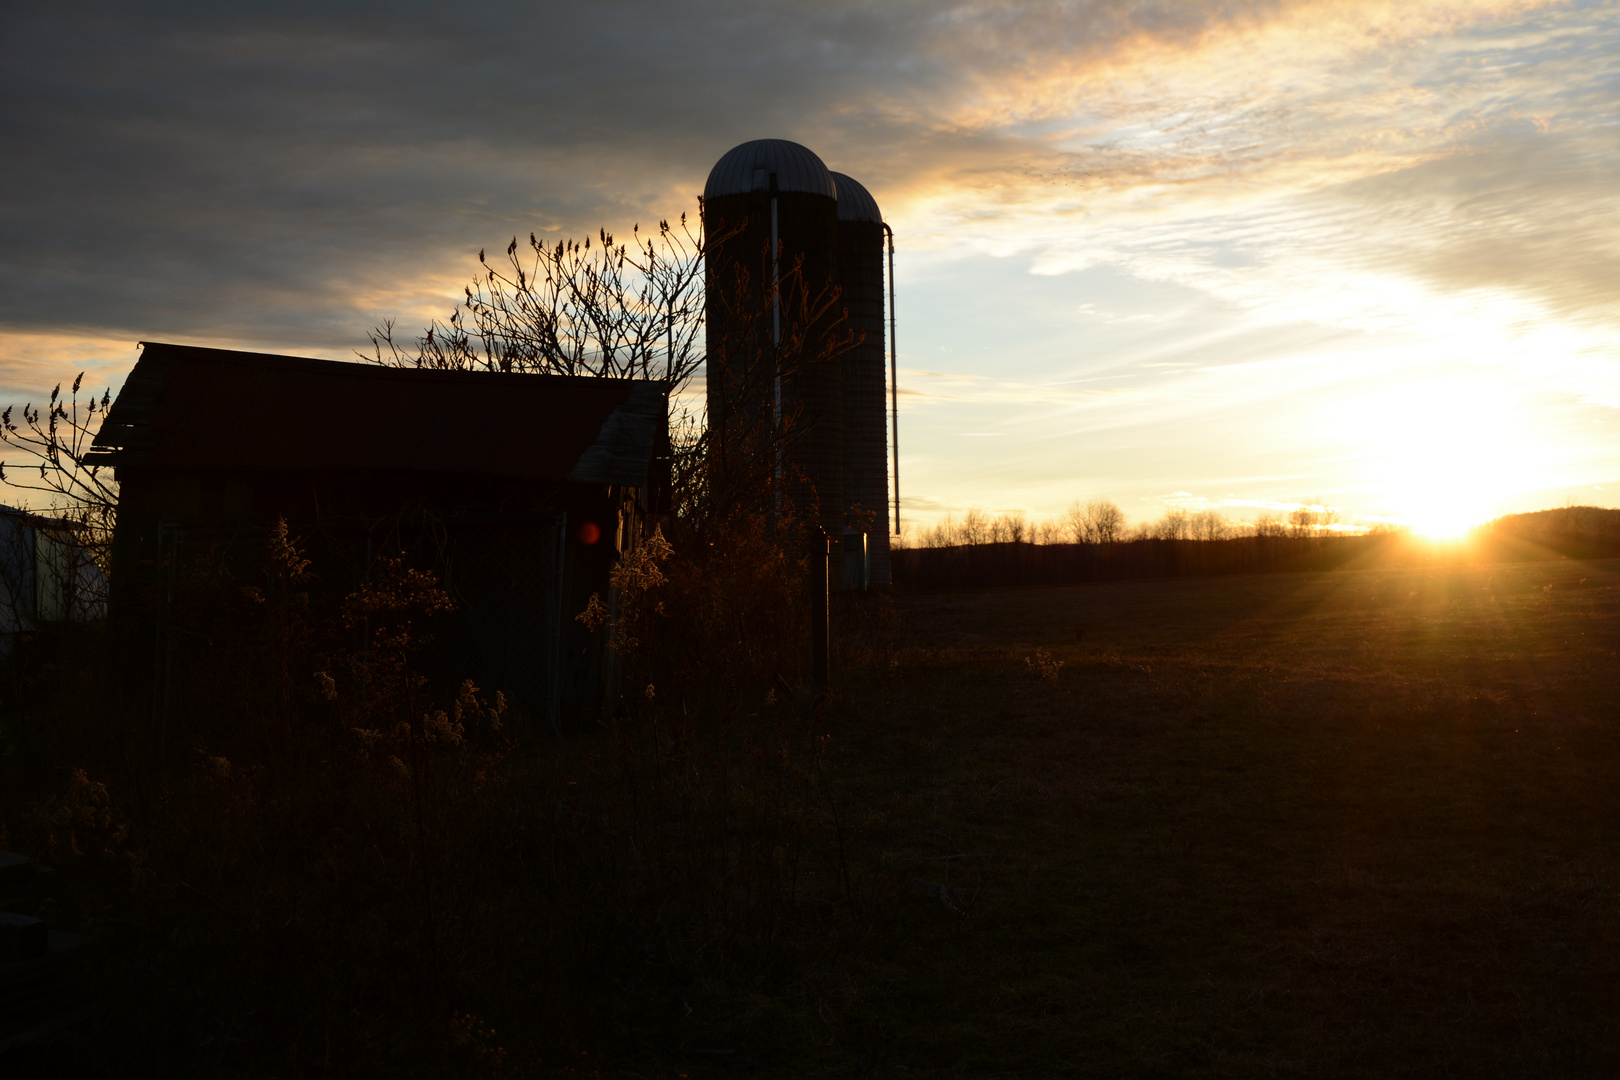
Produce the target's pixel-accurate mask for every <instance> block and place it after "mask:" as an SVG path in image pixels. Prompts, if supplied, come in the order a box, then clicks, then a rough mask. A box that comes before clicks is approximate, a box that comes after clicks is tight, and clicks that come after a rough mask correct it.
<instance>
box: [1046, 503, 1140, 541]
mask: <svg viewBox="0 0 1620 1080" xmlns="http://www.w3.org/2000/svg"><path fill="white" fill-rule="evenodd" d="M1059 521H1060V523H1061V527H1062V529H1063V530H1064V531H1065V532H1067V533H1068V535H1069V536H1070V537H1072V538H1073V541H1074V543H1076V544H1114V543H1118V542H1119V541H1120V540H1123V539H1124V538H1125V512H1124V511H1122V510H1121V509H1120V508H1119V507H1118V506H1115V505H1114V503H1113V502H1111V501H1109V500H1108V499H1092V500H1091V501H1090V502H1087V503H1081V502H1080V501H1078V500H1076V501H1075V502H1072V503H1070V504H1069V506H1068V508H1067V509H1066V510H1064V511H1063V514H1062V516H1061V517H1060V518H1059Z"/></svg>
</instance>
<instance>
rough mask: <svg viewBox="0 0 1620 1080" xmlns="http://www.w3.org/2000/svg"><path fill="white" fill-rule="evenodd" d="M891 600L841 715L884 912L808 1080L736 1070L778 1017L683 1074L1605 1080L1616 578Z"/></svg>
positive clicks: (1619, 862) (846, 771) (1611, 964)
mask: <svg viewBox="0 0 1620 1080" xmlns="http://www.w3.org/2000/svg"><path fill="white" fill-rule="evenodd" d="M897 603H898V607H899V609H900V612H901V614H902V616H903V620H904V626H905V632H904V640H905V644H904V646H903V647H902V649H901V651H900V653H899V656H898V659H897V662H896V663H894V664H893V665H892V666H888V667H886V668H879V669H872V670H865V671H857V672H855V673H853V674H851V675H849V676H848V677H847V678H846V679H845V681H844V685H843V686H842V687H841V689H840V692H839V696H838V697H839V702H838V703H839V706H840V707H838V708H836V709H834V710H833V712H834V715H835V716H836V717H837V719H836V720H835V721H834V724H833V729H832V733H833V738H832V746H833V751H832V758H833V760H832V765H833V768H832V774H833V775H834V776H836V777H837V778H838V780H837V788H836V791H837V795H838V800H839V802H840V804H841V805H842V806H844V807H845V808H846V811H845V812H846V815H847V818H848V820H847V821H846V822H845V823H844V826H843V827H844V828H845V829H847V831H848V834H849V848H850V852H851V860H852V863H853V864H854V865H856V866H858V867H864V868H865V872H864V876H863V877H862V878H861V883H862V884H861V886H860V887H857V888H856V890H855V902H856V906H857V907H861V906H862V905H863V904H864V905H865V910H867V911H869V913H870V914H869V924H868V926H867V928H866V930H865V931H864V933H862V934H861V935H859V940H858V942H856V943H854V944H852V945H846V946H845V948H846V949H847V950H849V951H848V953H847V954H846V955H841V956H835V957H829V959H828V963H827V971H826V974H825V977H817V978H811V979H809V980H807V981H806V983H805V984H804V994H805V995H806V996H805V999H804V1000H802V1001H798V1002H796V1003H792V1008H791V1010H789V1011H791V1012H792V1013H793V1014H794V1015H795V1016H797V1017H799V1018H801V1019H800V1020H799V1021H798V1023H799V1024H801V1025H802V1023H803V1022H804V1021H803V1020H802V1018H803V1017H806V1016H808V1017H811V1018H813V1019H812V1020H811V1021H810V1022H809V1023H810V1026H811V1028H813V1029H814V1030H810V1031H801V1033H800V1034H801V1037H802V1038H805V1039H808V1040H809V1041H810V1042H813V1043H816V1044H820V1045H821V1046H822V1047H823V1049H822V1050H820V1051H818V1052H817V1054H816V1057H817V1058H818V1059H819V1060H816V1061H813V1062H812V1061H804V1060H800V1061H797V1062H795V1063H794V1064H793V1065H792V1066H791V1067H787V1068H781V1066H782V1065H783V1064H784V1063H783V1062H782V1061H781V1060H780V1059H777V1060H775V1061H774V1062H773V1061H771V1060H770V1059H771V1057H772V1056H773V1055H771V1054H769V1053H766V1054H765V1055H764V1057H759V1056H751V1053H750V1051H749V1050H748V1045H749V1043H750V1041H751V1039H752V1038H754V1037H751V1036H750V1035H749V1032H750V1031H753V1032H755V1033H756V1036H757V1034H758V1033H761V1032H762V1031H763V1030H765V1029H766V1028H768V1027H769V1026H770V1017H769V1015H768V1014H769V1013H771V1011H772V1006H770V1005H769V1004H768V1003H766V1004H762V1005H761V1008H760V1011H759V1013H758V1014H757V1015H754V1016H750V1017H739V1018H738V1020H739V1022H738V1025H737V1027H736V1028H735V1029H734V1030H735V1033H736V1039H735V1043H736V1045H735V1046H733V1047H714V1048H713V1049H715V1050H716V1051H720V1050H727V1051H732V1052H733V1053H732V1054H731V1055H730V1056H724V1055H718V1054H717V1055H716V1056H712V1057H704V1056H703V1054H701V1053H700V1054H698V1055H696V1056H694V1057H692V1058H690V1059H689V1060H691V1061H692V1062H693V1064H694V1065H703V1064H704V1063H705V1062H713V1063H715V1065H716V1067H723V1065H724V1062H726V1061H728V1060H729V1061H732V1062H734V1063H735V1064H734V1065H732V1066H731V1068H732V1069H747V1068H748V1067H749V1065H748V1063H749V1062H752V1063H753V1066H754V1067H755V1068H756V1069H759V1070H763V1071H781V1072H783V1073H784V1074H787V1073H802V1072H808V1071H816V1070H823V1069H824V1070H828V1071H831V1072H850V1071H854V1072H860V1073H865V1072H868V1071H869V1072H870V1073H871V1074H872V1075H880V1074H881V1075H886V1076H891V1075H964V1076H1044V1075H1060V1074H1061V1075H1097V1076H1345V1077H1372V1076H1420V1075H1421V1076H1464V1077H1493V1076H1502V1077H1529V1076H1586V1075H1591V1076H1598V1075H1602V1076H1612V1075H1616V1074H1617V1073H1620V922H1617V918H1620V693H1617V690H1620V679H1617V675H1620V655H1617V650H1620V618H1617V614H1620V563H1617V562H1615V561H1597V562H1574V561H1566V562H1557V563H1541V564H1521V565H1510V566H1495V567H1480V568H1476V569H1468V570H1444V571H1438V570H1427V571H1425V570H1391V571H1375V570H1368V571H1349V572H1337V573H1323V574H1287V575H1273V576H1249V577H1228V578H1217V579H1203V580H1179V581H1160V582H1142V583H1123V584H1107V585H1093V586H1079V587H1074V588H1063V589H1046V590H1033V589H1032V590H1003V591H994V592H981V593H959V594H948V595H934V596H924V597H912V598H902V599H900V600H899V601H898V602H897ZM1040 649H1044V650H1047V651H1048V652H1049V654H1050V656H1051V657H1052V659H1053V660H1054V661H1061V662H1062V667H1061V669H1060V670H1058V671H1057V672H1056V677H1055V678H1042V677H1041V676H1040V675H1039V674H1038V673H1037V672H1036V671H1033V670H1032V669H1031V667H1030V666H1029V665H1028V664H1026V661H1025V658H1026V657H1032V656H1035V655H1036V652H1037V650H1040ZM862 887H864V888H865V889H866V890H867V894H866V896H865V898H864V899H863V898H862V896H861V893H860V888H862ZM812 998H813V999H814V1000H811V999H812ZM787 1004H789V1003H786V1002H783V1003H780V1005H779V1006H778V1008H780V1007H781V1006H784V1005H787ZM767 1041H769V1040H767ZM794 1041H795V1042H798V1041H799V1040H798V1039H795V1040H794ZM800 1045H803V1044H802V1043H801V1044H800Z"/></svg>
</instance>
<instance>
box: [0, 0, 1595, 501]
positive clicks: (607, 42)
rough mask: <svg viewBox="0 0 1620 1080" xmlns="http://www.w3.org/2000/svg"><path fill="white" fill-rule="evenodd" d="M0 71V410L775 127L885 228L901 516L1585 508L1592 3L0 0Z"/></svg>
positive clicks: (368, 306) (688, 163)
mask: <svg viewBox="0 0 1620 1080" xmlns="http://www.w3.org/2000/svg"><path fill="white" fill-rule="evenodd" d="M0 101H3V102H4V108H3V109H0V162H4V167H3V168H0V404H4V403H8V402H19V403H20V402H22V401H24V400H34V401H38V400H39V399H40V398H42V397H43V396H44V395H45V394H48V393H49V390H50V387H51V386H52V385H53V384H54V383H55V382H57V381H65V380H67V379H71V377H72V375H73V373H74V372H76V371H77V370H79V369H81V368H86V369H88V370H89V371H90V372H91V376H90V377H91V378H92V379H94V380H96V381H97V382H98V385H101V384H107V383H110V384H112V386H113V387H114V390H115V391H116V388H117V386H118V383H119V381H120V380H121V379H122V377H123V375H124V374H125V373H126V372H127V370H128V369H129V367H130V366H131V365H132V364H133V362H134V359H135V348H134V342H135V341H136V340H139V339H147V340H156V341H176V342H187V343H195V344H209V345H219V346H224V347H228V348H247V349H258V350H266V351H280V352H288V353H294V354H299V355H307V356H324V357H331V358H334V359H344V358H350V357H352V356H353V350H354V349H356V348H359V347H361V346H363V345H364V344H365V336H366V331H367V330H368V329H370V328H371V327H372V326H374V325H376V324H377V323H379V322H381V321H382V320H384V319H388V318H393V319H396V320H397V321H398V322H399V323H400V324H401V325H402V326H403V327H405V328H407V329H409V328H415V327H417V326H419V325H421V324H423V323H424V322H426V320H428V319H429V318H431V317H433V316H441V317H442V316H443V315H445V314H447V313H448V311H449V309H450V307H451V306H452V304H453V303H454V300H455V298H456V297H457V296H458V295H459V294H460V290H461V286H462V285H463V284H464V283H465V282H466V281H467V280H468V279H469V278H470V276H471V273H472V271H473V268H474V267H475V265H476V263H475V256H476V253H477V251H478V250H479V249H480V248H481V247H491V248H497V247H501V246H504V244H505V242H506V241H507V239H508V238H509V237H511V236H512V235H513V234H527V233H528V232H530V231H534V232H537V233H540V234H541V235H543V236H547V237H551V238H561V237H564V236H568V235H582V234H586V233H592V234H594V233H595V231H596V229H597V228H598V227H599V226H605V227H607V228H608V229H609V230H619V231H625V232H628V230H629V227H630V226H631V225H632V224H633V223H637V222H640V223H642V224H643V225H646V224H650V223H653V222H656V220H657V219H658V218H660V217H674V216H675V215H678V214H680V213H681V212H682V211H695V209H696V197H697V195H698V194H699V192H701V190H702V187H703V182H704V178H705V177H706V176H707V174H708V170H709V167H710V166H711V165H712V164H713V162H714V161H715V160H716V159H717V158H718V157H719V156H720V155H721V154H722V153H724V152H725V151H726V150H727V149H729V148H730V147H732V146H734V145H736V144H737V143H739V142H743V141H745V140H748V139H754V138H765V137H774V138H786V139H793V140H795V141H798V142H801V143H804V144H805V145H807V146H809V147H810V148H811V149H813V150H815V151H816V152H817V153H818V154H819V155H820V156H821V157H822V159H823V160H824V161H825V162H826V163H827V165H828V166H829V167H830V168H832V169H835V170H838V171H840V172H845V173H848V174H850V175H852V176H854V177H856V178H857V179H859V180H860V181H862V182H863V183H864V184H865V185H866V186H867V187H868V188H869V189H870V190H871V192H872V193H873V195H874V196H875V197H876V198H877V200H878V203H879V205H880V206H881V207H882V208H883V211H884V213H885V216H886V217H887V219H888V221H889V222H890V223H891V224H892V225H893V227H894V229H895V232H896V236H897V242H898V246H899V252H898V256H897V261H898V273H897V282H898V293H899V298H898V304H897V309H898V315H899V335H898V337H899V348H900V367H901V379H900V383H901V446H902V457H901V471H902V481H903V485H904V490H903V494H904V496H905V511H906V517H907V520H908V521H909V522H910V523H912V524H913V525H926V524H928V523H930V522H932V521H933V520H935V519H936V518H938V517H939V516H941V515H943V514H945V513H947V512H955V513H958V514H960V513H961V512H962V511H964V510H966V509H967V508H969V507H973V506H978V507H981V508H983V509H985V510H987V511H990V512H993V513H995V512H1003V511H1010V510H1022V511H1024V512H1026V513H1028V514H1029V515H1031V516H1032V517H1036V518H1040V517H1047V516H1050V515H1053V514H1055V513H1057V512H1058V511H1059V510H1060V509H1061V508H1062V507H1063V506H1064V505H1066V504H1068V503H1069V502H1071V501H1073V500H1075V499H1089V498H1095V497H1110V498H1112V499H1114V500H1115V501H1116V502H1118V503H1119V504H1120V506H1121V507H1123V508H1124V509H1125V511H1126V513H1127V515H1129V517H1130V518H1132V519H1133V520H1134V521H1144V520H1149V519H1153V518H1157V517H1158V516H1160V515H1161V514H1162V513H1163V512H1164V511H1165V509H1166V508H1167V507H1170V506H1183V507H1186V508H1189V509H1204V508H1215V509H1219V510H1220V511H1221V512H1223V513H1225V514H1228V515H1230V516H1232V517H1234V518H1253V517H1254V516H1255V514H1257V513H1259V512H1263V511H1265V510H1277V509H1280V510H1286V509H1288V508H1290V507H1292V506H1295V505H1297V504H1299V503H1300V502H1302V501H1313V502H1314V501H1317V500H1320V501H1321V502H1323V503H1324V504H1326V505H1330V506H1332V507H1335V508H1337V509H1338V511H1339V513H1340V514H1341V517H1342V518H1343V519H1344V520H1345V521H1347V522H1363V523H1372V522H1375V521H1380V520H1395V521H1401V522H1406V523H1412V524H1416V525H1419V526H1420V527H1425V528H1428V527H1433V528H1444V527H1446V526H1448V525H1454V524H1456V523H1459V522H1465V521H1473V520H1480V519H1483V518H1486V517H1490V516H1494V515H1496V514H1500V513H1504V512H1509V511H1515V510H1530V509H1538V508H1542V507H1547V506H1557V505H1562V504H1564V503H1565V502H1566V501H1570V500H1573V501H1575V502H1580V503H1594V504H1597V505H1613V504H1615V503H1616V502H1617V500H1616V498H1615V497H1614V495H1613V494H1612V493H1613V492H1614V491H1615V490H1616V485H1620V6H1617V5H1616V4H1615V3H1612V2H1604V3H1531V2H1525V3H1472V4H1471V3H1425V2H1423V0H1405V2H1401V3H1381V2H1365V3H1358V2H1353V0H1344V2H1333V3H1287V2H1272V3H1252V4H1243V3H1198V2H1185V3H1175V2H1160V3H1115V2H1101V0H1098V2H1089V3H1088V2H1071V3H955V4H953V3H942V2H933V0H921V2H915V3H911V2H907V3H872V4H847V3H836V2H819V3H814V4H810V3H800V4H764V3H754V2H740V0H739V2H734V3H646V4H607V3H592V4H588V5H587V4H566V5H565V4H557V5H543V4H512V5H505V4H498V3H495V4H483V5H478V6H476V7H474V6H469V5H447V4H432V5H428V4H423V5H410V4H386V5H364V4H338V5H327V4H321V5H314V4H310V5H300V4H287V3H277V4H274V5H269V4H266V5H262V6H257V7H256V6H254V5H249V4H230V5H220V4H180V3H174V4H116V5H106V6H88V5H69V4H54V3H53V4H49V5H34V6H31V7H30V8H28V9H24V8H23V7H22V6H21V5H16V4H10V5H6V6H5V7H4V9H3V10H0ZM0 501H5V502H14V501H16V499H15V498H14V496H13V494H11V493H7V492H4V491H0Z"/></svg>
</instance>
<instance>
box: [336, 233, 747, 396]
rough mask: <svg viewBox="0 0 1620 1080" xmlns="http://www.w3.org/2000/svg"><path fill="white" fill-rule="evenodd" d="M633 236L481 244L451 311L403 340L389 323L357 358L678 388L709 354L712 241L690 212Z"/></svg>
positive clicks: (675, 390) (599, 235)
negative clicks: (706, 270)
mask: <svg viewBox="0 0 1620 1080" xmlns="http://www.w3.org/2000/svg"><path fill="white" fill-rule="evenodd" d="M631 233H632V242H631V243H628V244H627V243H622V242H617V241H615V239H614V237H613V235H612V234H611V233H609V232H608V231H607V230H605V229H603V230H600V231H599V232H598V233H597V243H596V244H595V245H594V246H593V245H592V243H591V238H590V237H586V238H585V239H584V240H583V241H576V240H559V241H557V242H556V243H555V244H552V243H548V242H546V241H543V240H541V239H540V238H539V237H537V236H535V234H534V233H530V234H529V242H528V244H527V245H526V246H521V245H519V243H518V239H517V237H515V236H514V237H513V238H512V240H511V242H510V243H509V244H507V246H506V253H505V260H504V264H499V263H498V264H495V265H492V264H491V263H490V261H489V259H488V257H487V255H486V252H484V251H480V252H479V253H478V263H479V266H480V267H481V268H482V269H481V270H480V272H479V275H478V277H477V278H476V279H475V280H474V281H473V282H472V283H471V284H470V285H468V286H467V287H466V288H465V290H464V299H463V301H462V303H461V305H460V306H458V307H457V308H456V310H455V311H454V312H452V313H451V315H450V318H449V319H448V320H446V321H445V322H439V321H438V320H435V321H434V322H433V323H432V324H431V325H429V326H428V327H427V329H425V330H424V331H423V332H422V334H421V335H420V336H419V337H418V338H417V339H416V340H415V341H414V342H412V343H411V344H410V345H409V346H407V347H405V348H404V349H401V348H400V346H399V345H398V344H397V343H396V342H395V341H394V328H393V324H392V323H385V324H384V325H383V326H381V327H378V328H377V329H375V330H373V331H372V333H371V335H370V336H371V346H372V351H371V353H370V354H369V355H368V354H364V353H362V354H361V356H362V357H363V358H364V359H367V360H371V361H373V362H376V363H382V364H387V365H390V366H394V367H429V368H449V369H454V370H487V371H534V372H545V373H548V374H553V375H600V376H606V377H609V378H620V379H661V380H663V381H665V382H667V383H668V384H669V386H670V392H671V393H672V394H675V395H679V393H680V392H681V391H682V390H684V389H685V388H686V386H687V384H688V382H690V380H691V378H692V376H693V374H694V373H695V372H696V371H697V369H698V368H699V367H700V366H702V363H703V348H702V342H701V338H702V334H703V309H704V295H703V261H704V257H705V255H706V254H707V252H708V250H709V248H710V247H711V246H712V244H713V241H711V240H706V239H705V237H704V234H703V231H702V229H701V228H698V229H694V228H693V227H692V225H691V224H690V223H689V222H688V220H687V217H686V215H685V214H682V215H681V216H680V219H679V220H678V222H677V223H675V224H673V225H672V224H671V223H670V222H668V221H660V222H659V223H658V231H657V234H656V235H655V236H642V235H641V228H640V226H639V225H638V226H636V227H635V228H634V229H632V230H631ZM728 235H729V234H728ZM721 239H724V237H722V238H721Z"/></svg>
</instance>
